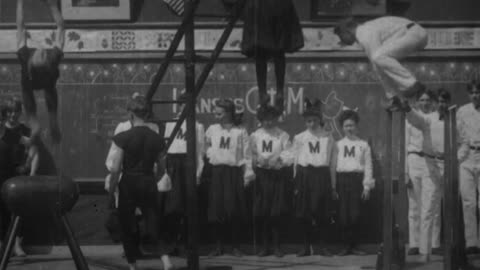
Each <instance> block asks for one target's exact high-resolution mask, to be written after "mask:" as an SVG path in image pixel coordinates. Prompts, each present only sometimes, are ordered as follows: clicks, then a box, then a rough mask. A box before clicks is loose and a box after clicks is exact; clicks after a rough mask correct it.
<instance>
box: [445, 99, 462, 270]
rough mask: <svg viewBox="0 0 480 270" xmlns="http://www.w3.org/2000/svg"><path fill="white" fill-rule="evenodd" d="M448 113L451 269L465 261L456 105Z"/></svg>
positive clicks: (458, 267)
mask: <svg viewBox="0 0 480 270" xmlns="http://www.w3.org/2000/svg"><path fill="white" fill-rule="evenodd" d="M448 115H449V117H450V121H449V122H450V145H451V157H450V159H451V160H450V163H451V166H450V168H451V169H450V170H451V171H450V174H451V180H450V181H451V185H452V191H451V193H452V194H451V196H452V219H453V222H452V224H453V228H452V230H453V231H452V243H453V251H454V253H453V254H454V256H453V260H452V269H460V267H461V265H462V264H463V263H465V262H463V260H464V259H465V258H464V257H463V255H464V253H463V252H464V249H465V245H464V244H463V243H461V241H460V237H463V236H461V235H460V231H461V228H460V226H463V222H462V221H461V219H462V218H463V217H461V215H460V211H459V209H460V208H461V207H462V206H461V205H460V194H459V181H458V180H459V179H458V178H459V172H458V165H459V164H458V158H457V117H456V115H457V107H456V106H452V107H451V108H449V110H448Z"/></svg>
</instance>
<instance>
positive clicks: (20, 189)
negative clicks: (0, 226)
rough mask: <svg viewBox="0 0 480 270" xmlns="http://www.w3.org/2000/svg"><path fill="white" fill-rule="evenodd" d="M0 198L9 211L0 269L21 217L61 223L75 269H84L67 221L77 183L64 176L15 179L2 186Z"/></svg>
mask: <svg viewBox="0 0 480 270" xmlns="http://www.w3.org/2000/svg"><path fill="white" fill-rule="evenodd" d="M1 192H2V199H3V200H4V201H5V204H6V205H7V206H8V208H9V210H10V211H11V212H12V216H13V218H12V221H11V223H10V226H9V227H8V232H7V235H6V238H5V242H4V243H3V245H2V247H1V251H0V252H1V253H0V255H1V261H0V270H5V269H6V268H7V264H8V260H9V258H10V253H11V252H12V248H13V243H14V240H15V236H16V235H17V230H18V227H19V224H20V221H21V218H22V217H37V216H38V217H42V216H43V217H45V216H48V217H54V218H57V219H59V220H60V221H61V224H62V225H63V229H64V233H65V236H66V239H67V242H68V246H69V248H70V252H71V253H72V257H73V261H74V262H75V266H76V268H77V269H78V270H88V265H87V262H86V260H85V257H84V256H83V254H82V251H81V250H80V247H79V245H78V243H77V240H76V239H75V235H74V234H73V231H72V229H71V226H70V224H69V222H68V219H67V216H66V214H67V212H68V211H70V210H71V209H72V208H73V206H74V205H75V203H76V202H77V200H78V196H79V191H78V186H77V184H76V183H75V182H74V181H73V180H72V179H71V178H69V177H66V176H17V177H14V178H10V179H8V180H7V181H6V182H5V183H4V184H3V187H2V191H1Z"/></svg>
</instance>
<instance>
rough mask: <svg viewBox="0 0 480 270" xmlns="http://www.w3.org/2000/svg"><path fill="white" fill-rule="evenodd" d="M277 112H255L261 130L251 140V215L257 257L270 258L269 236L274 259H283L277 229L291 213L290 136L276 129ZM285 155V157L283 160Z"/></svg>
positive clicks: (264, 109)
mask: <svg viewBox="0 0 480 270" xmlns="http://www.w3.org/2000/svg"><path fill="white" fill-rule="evenodd" d="M280 114H281V111H279V110H278V109H276V108H275V107H273V106H270V105H264V106H262V107H260V109H259V110H257V118H258V119H259V120H260V122H261V127H260V128H259V129H257V130H256V131H255V132H254V133H253V134H252V135H251V136H250V140H251V149H252V163H253V167H254V170H255V175H256V179H255V182H254V184H255V189H254V190H255V194H254V203H253V214H254V217H255V218H256V220H257V224H258V225H259V226H258V235H259V237H260V239H262V240H261V243H262V248H261V249H260V251H259V252H258V254H257V255H258V256H260V257H264V256H268V255H269V254H270V251H269V244H268V239H269V235H270V232H271V233H272V240H273V247H274V255H275V256H276V257H283V255H284V253H283V251H282V250H281V249H280V226H281V224H282V218H285V217H286V216H287V215H288V214H289V212H290V210H291V204H290V202H291V198H289V195H290V192H289V190H288V189H289V183H291V181H292V177H293V171H292V168H291V165H292V163H293V160H292V159H291V158H288V154H287V153H288V151H289V150H290V148H291V142H290V136H289V135H288V133H287V132H285V131H284V130H282V129H280V128H279V127H278V126H277V123H278V122H277V121H278V117H279V116H280ZM286 155H287V157H286Z"/></svg>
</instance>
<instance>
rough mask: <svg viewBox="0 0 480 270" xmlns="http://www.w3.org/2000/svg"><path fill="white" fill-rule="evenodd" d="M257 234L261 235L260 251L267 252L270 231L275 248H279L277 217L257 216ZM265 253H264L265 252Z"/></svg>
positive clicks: (278, 223)
mask: <svg viewBox="0 0 480 270" xmlns="http://www.w3.org/2000/svg"><path fill="white" fill-rule="evenodd" d="M258 221H259V222H258V230H257V231H258V235H259V236H260V237H261V241H262V243H261V245H262V250H261V251H260V253H268V249H269V246H270V245H269V236H270V232H271V233H272V242H273V247H274V249H275V250H279V249H280V224H281V223H280V222H279V220H278V218H272V217H259V218H258ZM265 255H266V254H265Z"/></svg>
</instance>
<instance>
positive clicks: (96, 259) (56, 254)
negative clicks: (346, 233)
mask: <svg viewBox="0 0 480 270" xmlns="http://www.w3.org/2000/svg"><path fill="white" fill-rule="evenodd" d="M82 251H83V252H84V254H85V256H86V258H87V262H88V264H89V266H90V270H123V269H127V267H126V261H125V259H124V258H122V257H121V254H122V251H123V249H122V248H121V246H83V247H82ZM418 259H419V258H418V257H416V256H410V257H408V262H407V268H406V269H419V270H438V269H442V268H443V265H442V257H439V256H434V257H433V258H432V261H431V262H429V263H428V264H421V263H419V262H418ZM375 261H376V256H375V255H367V256H345V257H338V256H333V257H321V256H309V257H303V258H297V257H296V256H295V255H293V254H289V255H287V256H285V257H283V258H281V259H278V258H275V257H273V256H269V257H264V258H258V257H256V256H244V257H241V258H237V257H233V256H228V255H225V256H220V257H216V258H208V257H205V256H201V257H200V265H201V268H202V269H215V270H223V269H235V270H237V269H238V270H267V269H282V270H290V269H294V270H302V269H318V270H323V269H336V270H356V269H375ZM471 261H473V263H474V264H475V265H478V266H480V257H479V258H471ZM173 262H174V263H175V265H177V266H178V267H179V268H182V267H185V266H186V260H185V259H183V258H178V257H173ZM138 265H139V266H140V269H143V270H154V269H161V268H159V265H160V260H159V259H153V258H151V259H145V260H141V261H139V263H138ZM8 269H9V270H69V269H72V270H73V269H75V266H74V263H73V261H72V259H71V256H70V252H69V250H68V248H67V247H65V246H58V247H54V248H53V250H52V252H51V254H49V255H31V256H27V257H25V258H15V257H14V258H12V260H11V261H10V264H9V267H8Z"/></svg>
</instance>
